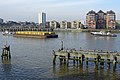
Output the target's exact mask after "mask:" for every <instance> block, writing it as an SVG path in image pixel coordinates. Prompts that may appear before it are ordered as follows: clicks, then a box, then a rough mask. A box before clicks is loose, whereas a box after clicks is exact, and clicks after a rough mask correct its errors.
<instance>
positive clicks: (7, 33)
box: [2, 31, 14, 36]
mask: <svg viewBox="0 0 120 80" xmlns="http://www.w3.org/2000/svg"><path fill="white" fill-rule="evenodd" d="M2 34H3V35H7V36H10V35H13V34H14V32H9V31H5V32H3V33H2Z"/></svg>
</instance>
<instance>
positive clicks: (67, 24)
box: [60, 21, 71, 29]
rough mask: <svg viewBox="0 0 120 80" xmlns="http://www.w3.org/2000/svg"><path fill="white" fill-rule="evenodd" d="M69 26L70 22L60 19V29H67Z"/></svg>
mask: <svg viewBox="0 0 120 80" xmlns="http://www.w3.org/2000/svg"><path fill="white" fill-rule="evenodd" d="M70 27H71V26H70V22H67V21H61V22H60V28H62V29H68V28H70Z"/></svg>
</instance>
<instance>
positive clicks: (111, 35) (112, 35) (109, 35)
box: [91, 32, 117, 37]
mask: <svg viewBox="0 0 120 80" xmlns="http://www.w3.org/2000/svg"><path fill="white" fill-rule="evenodd" d="M91 35H96V36H108V37H117V35H115V34H99V32H97V33H94V32H91Z"/></svg>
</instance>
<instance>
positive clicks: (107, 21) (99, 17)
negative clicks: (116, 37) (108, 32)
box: [86, 10, 116, 29]
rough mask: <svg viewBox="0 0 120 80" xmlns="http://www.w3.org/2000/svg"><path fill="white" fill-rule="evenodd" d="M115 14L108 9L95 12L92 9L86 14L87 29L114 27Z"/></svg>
mask: <svg viewBox="0 0 120 80" xmlns="http://www.w3.org/2000/svg"><path fill="white" fill-rule="evenodd" d="M115 27H116V15H115V13H114V12H113V11H112V10H110V11H107V12H106V13H104V12H103V11H102V10H100V11H98V12H97V13H96V12H95V11H93V10H91V11H89V12H88V13H87V14H86V28H88V29H105V28H107V29H115Z"/></svg>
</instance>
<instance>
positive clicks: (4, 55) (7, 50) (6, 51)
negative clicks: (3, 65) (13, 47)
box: [1, 45, 11, 60]
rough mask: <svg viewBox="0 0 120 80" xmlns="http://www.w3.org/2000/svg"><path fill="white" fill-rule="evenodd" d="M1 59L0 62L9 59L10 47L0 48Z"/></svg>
mask: <svg viewBox="0 0 120 80" xmlns="http://www.w3.org/2000/svg"><path fill="white" fill-rule="evenodd" d="M1 57H2V60H4V59H11V53H10V46H7V45H4V48H2V55H1Z"/></svg>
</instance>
